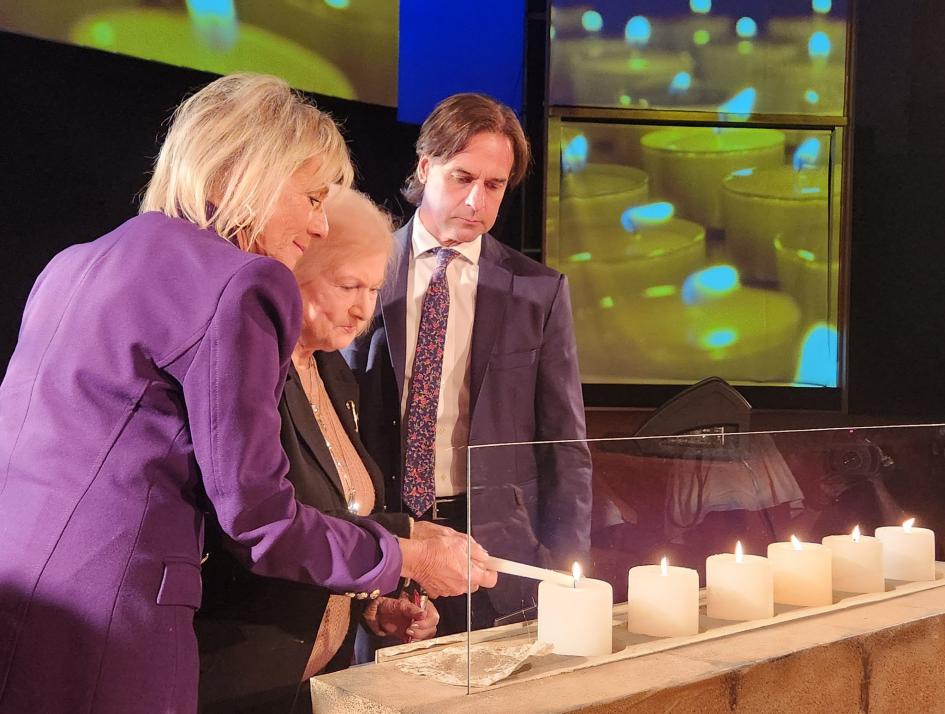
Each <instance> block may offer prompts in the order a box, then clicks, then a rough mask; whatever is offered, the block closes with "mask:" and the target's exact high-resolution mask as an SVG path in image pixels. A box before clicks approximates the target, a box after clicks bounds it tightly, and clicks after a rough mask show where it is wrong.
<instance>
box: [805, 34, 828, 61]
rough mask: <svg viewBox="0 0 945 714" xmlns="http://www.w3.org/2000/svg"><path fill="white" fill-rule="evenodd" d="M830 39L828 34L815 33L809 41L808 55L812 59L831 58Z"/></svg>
mask: <svg viewBox="0 0 945 714" xmlns="http://www.w3.org/2000/svg"><path fill="white" fill-rule="evenodd" d="M830 50H831V46H830V38H829V37H828V36H827V33H826V32H820V31H818V32H815V33H814V34H812V35H811V36H810V39H809V40H808V41H807V54H808V55H810V57H811V59H826V58H827V57H829V56H830Z"/></svg>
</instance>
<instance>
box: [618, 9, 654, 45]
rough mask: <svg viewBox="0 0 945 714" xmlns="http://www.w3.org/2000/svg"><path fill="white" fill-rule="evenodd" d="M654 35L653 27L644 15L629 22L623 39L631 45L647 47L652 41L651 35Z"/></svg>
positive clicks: (634, 17)
mask: <svg viewBox="0 0 945 714" xmlns="http://www.w3.org/2000/svg"><path fill="white" fill-rule="evenodd" d="M652 34H653V27H652V26H651V25H650V21H649V20H647V19H646V18H645V17H644V16H643V15H634V16H633V17H631V18H630V19H629V20H627V26H626V27H624V30H623V37H624V39H625V40H626V41H627V44H630V45H640V46H642V45H645V44H646V43H647V42H649V41H650V35H652Z"/></svg>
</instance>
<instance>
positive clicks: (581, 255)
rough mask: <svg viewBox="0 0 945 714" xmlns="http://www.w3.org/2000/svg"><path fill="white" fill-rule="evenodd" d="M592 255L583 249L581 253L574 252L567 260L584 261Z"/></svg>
mask: <svg viewBox="0 0 945 714" xmlns="http://www.w3.org/2000/svg"><path fill="white" fill-rule="evenodd" d="M593 257H594V256H593V255H591V254H590V253H588V252H586V251H585V252H583V253H575V254H574V255H572V256H570V257H569V258H568V261H569V262H571V263H586V262H587V261H589V260H590V259H591V258H593Z"/></svg>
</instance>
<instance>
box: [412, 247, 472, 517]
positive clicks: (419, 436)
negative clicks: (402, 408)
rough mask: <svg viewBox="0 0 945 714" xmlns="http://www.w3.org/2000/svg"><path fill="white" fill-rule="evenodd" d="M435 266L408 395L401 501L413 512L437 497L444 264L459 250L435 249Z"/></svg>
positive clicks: (446, 309) (446, 305) (446, 297)
mask: <svg viewBox="0 0 945 714" xmlns="http://www.w3.org/2000/svg"><path fill="white" fill-rule="evenodd" d="M434 252H435V253H436V268H434V270H433V275H432V276H431V277H430V285H429V287H427V292H426V295H424V296H423V307H422V308H421V309H420V326H419V328H418V329H417V351H416V352H415V353H414V358H413V374H412V375H411V378H410V395H409V398H408V399H407V449H406V455H405V458H404V479H403V500H404V504H406V506H407V508H409V509H410V510H411V511H412V512H413V513H414V514H415V515H416V516H422V515H423V514H424V513H426V512H427V511H428V510H429V508H430V506H432V505H433V501H434V500H435V499H436V485H435V481H434V476H433V461H434V442H435V440H436V408H437V404H438V403H439V401H440V375H441V374H442V373H443V346H444V345H445V344H446V323H447V321H448V320H449V314H450V290H449V284H448V283H447V282H446V268H447V266H449V264H450V261H452V260H453V258H455V257H456V256H457V255H459V253H457V252H456V251H455V250H452V249H451V248H435V249H434Z"/></svg>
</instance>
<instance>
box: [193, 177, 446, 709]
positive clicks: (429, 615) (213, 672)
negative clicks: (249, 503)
mask: <svg viewBox="0 0 945 714" xmlns="http://www.w3.org/2000/svg"><path fill="white" fill-rule="evenodd" d="M326 212H327V215H328V220H329V223H330V225H331V236H330V238H329V239H328V240H326V241H323V242H320V243H319V244H318V245H316V246H312V247H311V248H310V249H309V250H307V251H306V252H305V254H304V255H303V256H302V258H301V259H300V260H299V262H298V264H297V265H296V268H295V277H296V280H297V281H298V283H299V287H300V289H301V293H302V330H301V333H300V335H299V340H298V342H297V343H296V345H295V349H294V350H293V352H292V366H291V367H290V368H289V372H288V375H287V377H286V382H285V388H284V390H283V393H282V399H281V400H280V402H279V414H280V416H281V417H282V432H281V440H282V446H283V448H284V449H285V452H286V455H287V456H288V457H289V471H288V473H287V475H286V476H287V478H288V479H289V481H291V482H292V484H293V485H294V486H295V492H296V497H297V498H298V499H299V501H300V502H302V503H305V504H308V505H310V506H315V507H316V508H318V509H320V510H321V511H323V512H325V513H329V514H332V515H337V516H339V517H342V518H351V517H356V516H361V517H367V518H370V519H371V520H373V521H375V522H377V523H379V524H380V525H382V526H384V528H386V529H387V530H389V531H390V532H392V533H394V534H395V535H397V536H400V537H403V538H407V537H410V535H411V531H413V532H414V536H417V535H418V534H423V533H424V532H425V533H426V534H427V535H429V534H430V533H437V532H439V533H443V534H446V533H450V532H451V531H448V530H447V529H443V528H441V527H440V526H437V525H435V524H432V523H429V522H417V523H416V524H415V523H413V520H412V519H411V518H410V517H409V516H408V515H407V514H404V513H388V512H386V511H385V509H384V475H383V474H382V473H381V471H380V469H379V468H378V467H377V465H376V464H375V462H374V460H373V459H372V458H371V457H370V455H369V454H368V452H367V450H366V449H365V447H364V445H363V444H362V443H361V439H360V436H359V433H358V401H359V395H358V384H357V381H356V380H355V378H354V375H353V374H352V373H351V370H350V369H349V368H348V365H347V364H346V363H345V361H344V359H343V358H342V357H341V355H340V354H339V352H338V350H341V349H343V348H345V347H347V346H348V345H349V344H351V341H352V340H353V339H354V338H355V336H356V335H358V334H359V333H360V332H362V331H363V330H364V329H365V328H366V327H367V326H368V324H369V322H370V320H371V319H372V317H373V315H374V307H375V304H376V302H377V294H378V290H379V289H380V287H381V284H382V282H383V281H384V277H385V273H386V269H387V265H388V263H389V261H390V257H391V254H392V250H393V238H392V235H391V231H392V227H391V222H390V218H389V217H388V216H387V215H386V214H385V213H383V212H382V211H381V210H380V209H378V208H377V207H376V206H375V205H374V204H373V203H372V202H371V201H370V199H368V198H367V197H366V196H364V195H362V194H360V193H358V192H356V191H353V190H350V189H345V188H342V189H333V191H332V196H331V197H330V199H329V200H328V202H327V207H326ZM208 538H209V537H208ZM204 583H205V588H206V590H205V594H206V596H205V599H204V605H203V607H202V609H201V612H200V613H199V614H198V616H197V619H196V624H197V638H198V641H199V643H200V660H201V678H200V701H201V708H202V711H203V712H204V713H205V714H213V712H232V711H240V710H249V711H256V710H258V711H273V712H275V711H280V712H288V711H290V710H291V711H299V712H302V711H309V712H310V711H311V709H312V703H311V698H310V697H309V695H308V686H307V681H306V680H307V679H308V678H309V677H311V676H313V675H315V674H318V673H321V672H330V671H336V670H339V669H344V668H345V667H347V666H348V665H349V664H350V663H351V658H352V651H353V645H354V638H355V631H356V628H357V625H358V623H359V622H363V623H364V624H365V625H366V626H367V627H369V628H370V629H371V630H373V631H374V632H375V633H376V634H378V635H393V636H395V637H397V638H399V639H401V640H407V639H410V640H422V639H426V638H428V637H431V636H433V634H434V633H435V632H436V625H437V621H438V620H439V615H438V614H437V612H436V609H435V607H434V606H433V604H432V602H427V603H426V605H425V607H420V606H419V605H418V604H416V603H414V602H411V601H410V600H409V599H407V598H405V597H400V598H391V597H380V598H377V599H373V600H372V599H357V598H356V597H351V593H348V596H345V595H339V594H332V593H331V592H329V591H328V590H327V589H325V588H318V587H314V586H311V585H305V584H302V583H293V582H289V581H286V580H281V579H277V578H266V577H261V576H256V575H253V574H251V573H248V572H246V571H245V570H244V569H241V568H239V567H236V566H235V564H234V563H233V562H232V559H231V558H228V557H227V555H226V553H225V552H221V551H220V549H219V548H216V549H214V550H213V551H212V552H211V553H210V557H209V558H208V560H207V564H206V566H205V568H204ZM241 702H242V704H241ZM250 703H251V705H250ZM247 707H249V708H248V709H246V708H247Z"/></svg>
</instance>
